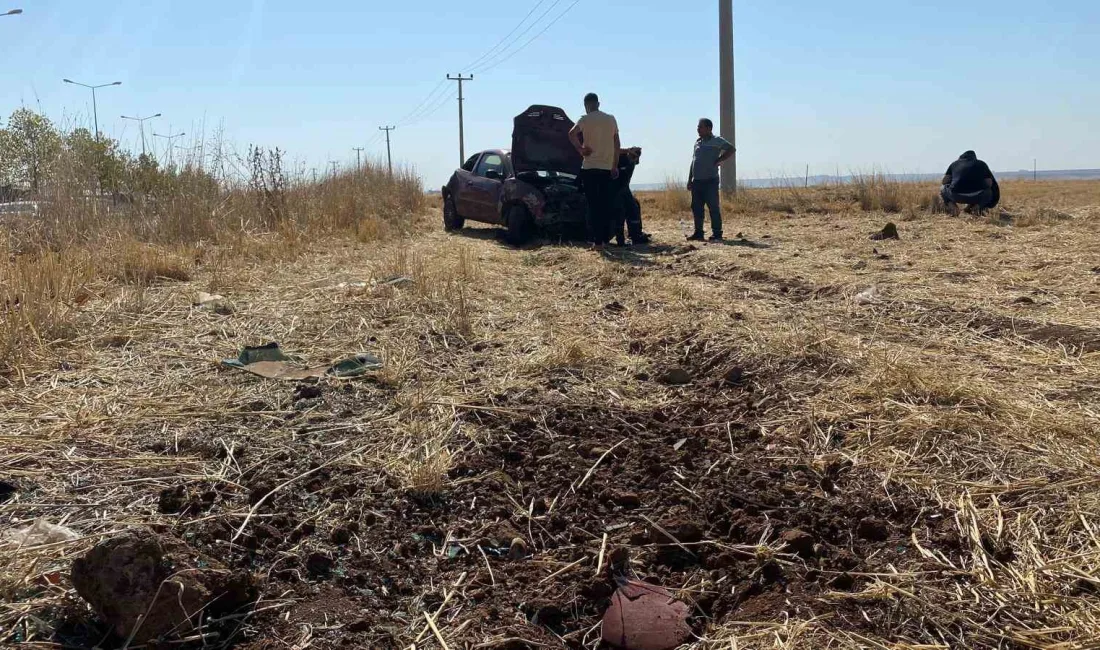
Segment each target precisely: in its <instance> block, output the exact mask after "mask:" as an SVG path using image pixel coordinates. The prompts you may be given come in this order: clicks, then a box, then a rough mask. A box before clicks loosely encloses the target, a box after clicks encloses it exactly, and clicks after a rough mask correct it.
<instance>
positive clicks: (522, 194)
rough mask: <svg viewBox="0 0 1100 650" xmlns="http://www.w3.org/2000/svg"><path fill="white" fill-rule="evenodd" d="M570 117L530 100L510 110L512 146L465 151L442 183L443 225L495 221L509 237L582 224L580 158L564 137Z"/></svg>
mask: <svg viewBox="0 0 1100 650" xmlns="http://www.w3.org/2000/svg"><path fill="white" fill-rule="evenodd" d="M572 128H573V121H572V120H571V119H569V116H568V115H567V114H566V113H565V111H563V110H562V109H560V108H557V107H554V106H542V105H535V106H532V107H530V108H528V109H527V110H526V111H524V112H523V113H520V114H519V115H517V116H516V118H515V120H514V123H513V129H512V148H511V149H510V150H507V149H487V150H485V151H481V152H478V153H476V154H474V155H473V156H471V157H470V158H469V159H468V160H467V161H466V162H465V163H463V165H462V167H461V168H459V169H457V170H455V172H454V174H452V175H451V178H450V180H449V181H448V182H447V184H446V185H445V186H444V187H443V226H444V228H446V229H447V230H448V231H452V230H459V229H461V228H462V226H463V225H464V224H465V222H466V221H478V222H481V223H489V224H497V225H501V226H503V227H504V229H505V237H506V239H507V240H508V242H509V243H512V244H522V243H524V242H525V241H527V240H529V239H530V238H531V237H532V236H533V235H534V234H535V233H536V232H543V233H555V234H566V233H568V232H570V231H572V230H575V229H580V228H583V226H584V223H585V213H586V211H587V209H588V204H587V202H586V201H585V198H584V194H583V192H582V191H581V185H580V181H579V178H578V177H579V175H580V171H581V163H582V158H581V155H580V154H579V153H577V150H576V149H574V148H573V145H572V144H571V143H570V142H569V130H570V129H572Z"/></svg>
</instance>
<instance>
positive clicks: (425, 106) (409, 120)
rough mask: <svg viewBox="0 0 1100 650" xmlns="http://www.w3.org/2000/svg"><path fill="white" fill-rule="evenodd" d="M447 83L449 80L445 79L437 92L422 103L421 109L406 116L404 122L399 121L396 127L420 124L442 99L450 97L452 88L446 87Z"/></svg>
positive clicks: (437, 87) (437, 88)
mask: <svg viewBox="0 0 1100 650" xmlns="http://www.w3.org/2000/svg"><path fill="white" fill-rule="evenodd" d="M447 81H448V80H447V79H443V81H442V82H440V85H438V86H436V91H435V92H434V93H432V95H430V96H429V97H428V98H427V99H426V100H425V101H423V102H421V104H422V105H421V106H420V108H418V109H417V110H415V111H413V112H412V113H409V114H408V115H406V116H405V118H404V119H403V120H399V121H398V122H397V123H396V124H395V126H409V125H410V124H415V123H417V122H419V121H420V120H421V118H422V117H423V116H424V114H425V113H427V112H428V111H430V110H432V108H433V107H434V106H435V105H436V103H437V102H438V101H439V100H440V99H442V98H444V97H447V96H448V94H449V90H450V88H449V87H448V86H447V85H446V84H447Z"/></svg>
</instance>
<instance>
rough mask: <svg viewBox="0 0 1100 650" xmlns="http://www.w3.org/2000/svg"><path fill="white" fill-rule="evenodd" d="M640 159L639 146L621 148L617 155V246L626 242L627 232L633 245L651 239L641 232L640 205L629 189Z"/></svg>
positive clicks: (640, 150)
mask: <svg viewBox="0 0 1100 650" xmlns="http://www.w3.org/2000/svg"><path fill="white" fill-rule="evenodd" d="M641 160H642V149H641V147H631V148H629V149H623V150H622V153H621V154H620V155H619V178H618V179H617V180H616V182H617V185H616V191H615V202H616V222H615V243H617V244H618V245H619V246H623V245H625V244H626V235H627V233H629V234H630V243H631V244H634V245H635V246H638V245H640V244H646V243H649V241H650V240H651V239H652V238H651V237H650V236H649V235H647V234H646V233H644V232H642V206H641V205H640V204H639V203H638V199H636V198H634V193H633V192H631V191H630V179H631V178H633V177H634V168H635V167H637V166H638V163H639V162H641Z"/></svg>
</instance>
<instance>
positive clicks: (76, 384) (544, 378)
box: [0, 182, 1100, 650]
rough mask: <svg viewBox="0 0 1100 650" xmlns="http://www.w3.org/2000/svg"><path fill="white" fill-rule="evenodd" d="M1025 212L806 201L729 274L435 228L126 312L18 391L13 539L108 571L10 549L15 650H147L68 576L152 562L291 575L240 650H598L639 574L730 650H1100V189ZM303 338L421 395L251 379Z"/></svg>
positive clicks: (764, 197) (730, 215)
mask: <svg viewBox="0 0 1100 650" xmlns="http://www.w3.org/2000/svg"><path fill="white" fill-rule="evenodd" d="M1005 195H1006V197H1007V202H1008V203H1007V205H1006V208H1007V209H1008V210H1009V212H1010V214H1011V218H1009V217H1006V218H1003V219H1002V218H1000V217H999V216H995V217H983V218H977V217H963V218H951V217H947V216H945V215H931V214H923V213H912V212H910V213H909V214H907V215H906V214H894V215H886V214H883V213H881V212H862V211H859V210H858V209H857V208H856V207H854V206H853V205H852V204H851V201H850V200H848V199H847V198H846V196H845V195H844V194H843V193H842V192H840V191H839V190H835V189H833V190H828V191H827V190H821V191H820V192H815V191H813V190H793V189H790V190H787V191H777V192H774V193H772V194H761V195H760V196H759V198H758V199H755V200H754V202H753V203H752V204H749V203H747V202H739V203H734V204H731V205H730V206H729V209H728V211H727V234H728V235H729V234H733V233H736V232H738V231H741V232H742V233H743V235H744V237H743V238H741V239H735V240H731V241H729V242H728V243H727V244H724V245H721V244H705V245H688V244H687V243H685V242H684V237H683V234H682V232H681V230H680V221H679V220H680V219H681V218H682V217H684V216H685V215H683V214H682V213H681V212H677V211H675V208H674V207H670V206H669V198H668V197H664V196H660V195H650V196H644V197H642V202H643V208H644V210H645V214H646V216H647V219H648V222H647V230H649V231H650V232H652V233H654V234H655V243H654V244H653V245H651V246H646V247H639V248H635V249H629V250H609V251H607V252H604V253H602V254H601V253H597V252H595V251H591V250H588V249H587V248H585V247H583V246H578V245H572V244H568V243H555V242H540V243H538V244H535V245H532V246H529V247H526V248H523V249H514V248H511V247H508V246H506V245H504V244H503V243H502V242H500V241H499V240H498V238H497V234H498V233H497V231H496V230H494V229H492V228H488V227H478V226H472V227H469V228H467V229H466V230H464V231H462V232H460V233H452V234H447V233H444V232H442V230H441V228H440V226H439V224H438V223H437V221H438V219H437V215H434V214H433V215H431V216H430V221H426V224H427V225H426V226H425V231H424V233H423V234H422V235H420V236H418V237H416V238H413V239H411V240H408V241H400V242H394V243H392V244H387V245H385V246H366V245H359V244H352V243H347V244H338V245H325V246H320V245H318V246H317V247H316V248H315V250H312V251H310V252H308V253H306V254H303V255H300V256H297V257H295V258H293V259H282V258H279V257H278V256H277V255H276V256H272V257H270V258H269V259H267V260H256V259H242V260H240V261H239V262H237V263H234V265H232V266H231V267H228V268H229V270H228V271H227V267H226V266H225V265H224V264H220V265H219V266H218V267H216V268H214V267H207V266H204V265H203V264H201V263H200V264H199V265H198V267H197V272H196V273H195V276H194V279H193V280H191V281H189V282H164V283H160V284H157V285H156V286H153V287H148V288H134V287H130V288H125V287H124V288H121V289H118V290H114V291H104V292H103V293H102V294H100V295H99V296H98V297H97V298H96V299H94V300H92V301H90V302H89V303H88V304H87V305H86V306H84V307H83V309H84V310H85V311H86V312H87V313H86V316H87V320H86V322H87V329H86V331H85V332H84V334H83V335H82V336H81V337H80V338H79V339H78V344H77V345H76V346H72V347H62V348H59V349H58V350H57V358H56V364H55V365H54V366H52V367H49V368H42V369H35V370H29V371H27V372H25V373H22V374H21V375H20V376H14V377H10V378H8V380H7V381H8V383H7V385H6V386H4V387H3V390H2V397H0V399H2V401H0V424H2V426H0V449H2V451H0V481H6V482H7V484H8V485H10V486H11V487H12V490H11V491H10V494H7V495H4V494H0V516H2V520H0V529H3V528H8V527H12V528H15V527H18V526H21V525H25V524H26V523H29V522H30V521H32V520H34V519H36V518H38V517H45V518H47V519H49V520H50V521H53V522H60V523H63V524H64V525H66V526H68V527H70V528H72V529H73V530H75V531H77V532H78V533H80V534H81V535H82V536H83V538H82V539H81V540H80V541H77V542H73V543H68V544H63V545H55V546H52V547H50V548H47V549H42V548H37V549H13V548H11V547H8V548H0V575H2V576H3V579H2V582H0V587H2V588H3V591H2V592H0V593H2V594H4V596H5V598H4V599H0V600H6V601H7V602H0V645H2V644H7V643H17V642H20V643H27V644H32V645H35V646H36V647H93V646H96V645H98V646H99V647H105V648H106V647H121V646H122V645H124V642H125V640H124V639H118V638H114V637H112V636H111V635H110V634H108V633H107V631H106V628H105V627H104V626H103V624H102V623H101V622H100V621H98V620H97V619H96V617H95V616H94V615H93V614H92V613H91V612H90V611H89V610H88V608H87V606H86V605H84V604H83V603H82V602H81V601H80V600H79V598H77V597H76V595H75V593H74V592H73V591H72V588H71V585H70V584H69V578H68V567H69V565H70V563H71V559H72V558H73V557H74V556H76V555H78V554H80V553H82V552H83V551H85V550H86V549H87V548H89V547H90V546H92V545H93V544H94V543H96V542H97V541H100V540H101V539H103V538H105V537H109V536H112V535H114V534H117V533H118V532H120V531H123V530H126V529H129V528H135V527H140V528H148V529H152V530H154V531H157V532H160V533H165V534H171V535H173V536H176V537H179V538H180V539H182V540H183V541H184V542H186V543H187V544H188V545H190V546H191V547H193V548H194V549H196V550H197V551H202V552H204V553H206V554H208V555H210V556H213V557H217V558H219V559H221V560H222V561H223V562H225V563H226V564H227V565H230V566H232V567H234V568H239V569H246V570H248V571H251V572H254V573H256V574H257V575H258V576H260V580H261V584H262V592H263V595H262V597H261V598H260V600H259V601H258V602H257V603H256V604H255V606H254V607H253V610H252V612H251V613H248V614H241V615H239V616H229V617H223V618H222V619H221V620H217V621H211V622H209V624H208V626H206V628H204V634H205V636H204V637H203V641H204V642H205V644H206V645H207V647H237V648H250V649H251V648H272V649H273V648H306V647H315V648H330V647H371V648H409V647H410V646H415V647H416V648H429V647H433V648H438V647H442V644H441V641H445V642H446V645H447V647H449V648H528V647H529V648H541V647H565V648H596V647H598V646H599V644H600V620H601V616H602V615H603V612H604V610H605V609H606V608H607V606H608V604H609V603H610V598H611V594H612V591H613V589H614V585H615V583H614V582H613V579H612V577H611V576H612V573H613V572H621V573H624V574H626V575H631V576H634V577H637V578H640V579H644V580H647V581H650V582H652V583H655V584H659V585H662V586H664V587H666V588H668V589H670V590H672V591H673V592H675V593H676V594H677V595H678V596H679V597H680V598H682V599H684V600H685V601H686V602H688V603H689V604H690V605H691V607H692V611H693V615H692V619H691V624H692V628H693V630H694V632H695V634H696V636H697V639H696V640H695V641H694V642H693V643H694V644H695V645H696V647H700V648H703V647H706V648H709V647H715V648H717V647H727V648H825V647H850V648H856V647H861V648H862V647H871V648H917V647H919V648H1049V649H1052V650H1053V649H1054V648H1058V649H1066V650H1068V649H1073V648H1090V647H1097V646H1096V645H1094V644H1095V639H1096V638H1098V637H1100V562H1098V559H1100V538H1097V537H1096V535H1097V531H1098V530H1100V503H1098V497H1097V494H1098V492H1097V487H1098V486H1100V469H1098V468H1100V457H1098V454H1097V452H1096V445H1097V441H1098V434H1100V422H1098V417H1100V415H1098V414H1100V394H1098V393H1097V388H1098V386H1100V380H1098V377H1100V374H1098V373H1097V370H1098V369H1100V356H1098V355H1097V352H1098V351H1100V309H1098V307H1100V249H1097V248H1096V245H1095V237H1094V232H1095V226H1096V223H1097V221H1098V220H1100V184H1097V183H1086V182H1081V183H1073V184H1058V185H1054V184H1044V183H1039V184H1026V185H1025V184H1022V183H1021V184H1017V185H1013V184H1008V187H1006V190H1005ZM998 214H999V213H998ZM425 219H429V217H425ZM888 220H889V221H894V222H896V223H897V225H898V228H899V230H900V233H901V239H900V240H897V241H872V240H870V239H869V236H870V235H871V234H872V233H874V232H876V231H878V230H879V229H880V228H882V226H883V225H884V224H885V223H886V221H888ZM405 278H407V280H406V279H405ZM198 291H211V292H216V293H218V294H221V295H223V296H224V297H225V303H226V304H227V305H229V307H228V308H226V309H220V310H218V311H214V310H210V309H205V308H201V307H196V306H194V305H193V304H192V303H193V302H194V296H195V295H196V293H197V292H198ZM219 312H220V313H219ZM269 341H277V342H279V343H280V345H281V346H282V348H283V349H284V350H285V351H287V352H288V353H293V354H297V355H301V356H302V357H304V358H306V359H307V360H309V361H310V362H326V361H329V360H333V359H337V358H340V357H341V356H344V355H346V354H349V353H357V352H374V353H377V354H379V355H380V356H381V357H382V358H383V359H384V362H385V367H384V369H383V370H381V371H378V372H376V373H371V374H370V375H369V376H367V377H363V378H357V379H348V380H335V379H324V380H307V381H303V382H276V381H271V380H265V379H261V378H259V377H255V376H253V375H250V374H248V373H246V372H243V371H241V370H237V369H231V368H226V367H224V366H221V365H219V363H218V361H219V360H220V359H223V358H227V357H234V356H236V354H237V352H238V350H239V349H240V348H241V347H242V346H245V345H260V344H264V343H267V342H269ZM425 615H429V616H431V617H433V621H435V624H436V628H437V630H438V633H437V632H436V631H434V630H432V629H431V627H430V626H429V625H428V622H427V621H426V620H425ZM195 643H196V646H198V645H201V644H199V643H198V642H197V641H196V642H195ZM165 647H180V646H179V645H178V644H177V645H171V646H165Z"/></svg>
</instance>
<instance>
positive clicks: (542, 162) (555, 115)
mask: <svg viewBox="0 0 1100 650" xmlns="http://www.w3.org/2000/svg"><path fill="white" fill-rule="evenodd" d="M572 128H573V120H571V119H569V116H568V115H566V114H565V111H563V110H562V109H560V108H556V107H554V106H540V105H535V106H532V107H531V108H528V109H527V110H526V111H524V112H522V113H520V114H519V115H517V116H516V119H515V127H514V128H513V130H512V167H513V168H515V171H516V173H517V174H518V173H521V172H537V171H545V172H559V173H563V174H574V175H576V174H580V172H581V162H583V159H582V158H581V155H580V154H579V153H577V150H576V149H574V148H573V145H572V144H570V142H569V130H570V129H572Z"/></svg>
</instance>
